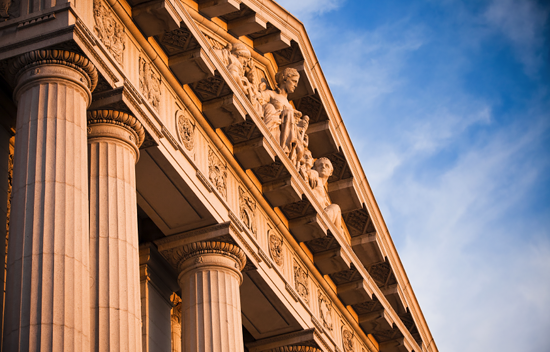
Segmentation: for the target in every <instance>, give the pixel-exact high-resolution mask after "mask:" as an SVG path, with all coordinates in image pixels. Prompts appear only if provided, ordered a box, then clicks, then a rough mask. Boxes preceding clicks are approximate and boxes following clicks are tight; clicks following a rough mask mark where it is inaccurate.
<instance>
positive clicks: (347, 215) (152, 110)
mask: <svg viewBox="0 0 550 352" xmlns="http://www.w3.org/2000/svg"><path fill="white" fill-rule="evenodd" d="M0 20H1V22H0V88H1V90H0V116H1V118H0V121H1V126H0V209H1V212H0V214H1V217H2V221H6V227H3V226H2V227H1V229H2V230H1V237H2V241H3V245H2V246H1V248H2V253H0V257H1V258H3V259H5V262H4V265H5V270H2V271H1V273H0V275H1V276H2V282H3V284H4V289H3V290H1V295H2V297H1V300H2V302H4V303H3V304H2V309H1V316H2V325H1V328H2V332H3V333H2V334H1V336H2V343H1V346H2V351H3V352H8V351H144V352H145V351H155V352H156V351H159V352H171V351H173V352H180V351H183V352H191V351H193V352H195V351H197V352H198V351H201V352H202V351H207V352H210V351H212V352H214V351H216V352H242V351H249V352H262V351H278V352H283V351H289V352H290V351H296V352H298V351H302V352H306V351H310V352H320V351H323V352H336V351H339V352H367V351H369V352H375V351H382V352H386V351H387V352H394V351H395V352H397V351H399V352H411V351H416V352H419V351H429V352H435V351H437V347H436V345H435V343H434V342H433V339H432V336H431V334H430V331H429V328H428V326H427V325H426V322H425V320H424V318H423V315H422V312H421V310H420V307H419V306H418V303H417V301H416V298H415V296H414V293H413V291H412V288H411V286H410V283H409V281H408V279H407V276H406V274H405V271H404V269H403V266H402V264H401V262H400V260H399V257H398V255H397V252H396V250H395V247H394V245H393V243H392V240H391V237H390V235H389V233H388V230H387V228H386V226H385V224H384V220H383V218H382V215H381V214H380V211H379V209H378V207H377V204H376V201H375V199H374V197H373V194H372V192H371V189H370V187H369V184H368V182H367V179H366V177H365V175H364V172H363V170H362V168H361V165H360V163H359V160H358V158H357V155H356V154H355V152H354V149H353V146H352V144H351V141H350V138H349V135H348V133H347V132H346V128H345V126H344V124H343V122H342V117H341V116H340V115H339V112H338V109H337V107H336V105H335V103H334V100H333V98H332V96H331V94H330V91H329V87H328V86H327V82H326V81H325V79H324V76H323V73H322V71H321V69H320V67H319V65H318V64H317V59H316V57H315V53H314V51H313V48H312V46H311V43H310V42H309V40H308V37H307V34H306V32H305V29H304V26H303V25H302V23H300V22H299V21H298V20H297V19H295V18H294V17H293V16H292V15H291V14H289V13H288V12H287V11H286V10H284V9H283V8H282V7H280V6H279V5H277V4H276V3H275V2H273V1H269V0H242V1H241V0H198V1H194V0H70V1H67V0H41V1H38V0H0ZM4 244H5V245H4Z"/></svg>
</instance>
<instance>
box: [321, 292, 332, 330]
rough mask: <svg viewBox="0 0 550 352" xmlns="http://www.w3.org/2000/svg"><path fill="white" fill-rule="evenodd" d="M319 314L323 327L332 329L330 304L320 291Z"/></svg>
mask: <svg viewBox="0 0 550 352" xmlns="http://www.w3.org/2000/svg"><path fill="white" fill-rule="evenodd" d="M319 316H320V317H321V321H322V322H323V326H324V327H325V329H328V330H332V305H331V304H330V301H329V300H328V298H327V297H326V296H325V295H323V294H322V293H321V292H319Z"/></svg>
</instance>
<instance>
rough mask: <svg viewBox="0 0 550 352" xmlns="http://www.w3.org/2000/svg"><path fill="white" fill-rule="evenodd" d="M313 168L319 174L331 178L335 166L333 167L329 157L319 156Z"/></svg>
mask: <svg viewBox="0 0 550 352" xmlns="http://www.w3.org/2000/svg"><path fill="white" fill-rule="evenodd" d="M313 169H315V171H317V173H318V174H319V177H326V178H329V177H330V176H332V172H333V171H334V168H333V167H332V163H331V162H330V160H329V159H328V158H325V157H323V158H319V159H317V160H315V164H313Z"/></svg>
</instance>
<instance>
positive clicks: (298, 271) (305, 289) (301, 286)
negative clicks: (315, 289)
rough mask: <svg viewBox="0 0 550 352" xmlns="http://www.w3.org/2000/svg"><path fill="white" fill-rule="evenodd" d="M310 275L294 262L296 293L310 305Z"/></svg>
mask: <svg viewBox="0 0 550 352" xmlns="http://www.w3.org/2000/svg"><path fill="white" fill-rule="evenodd" d="M308 281H309V274H308V272H307V271H306V270H304V269H303V268H302V267H301V266H300V264H298V263H297V262H294V287H295V288H296V292H297V293H298V295H299V296H300V297H301V298H302V300H303V301H304V302H306V303H309V282H308Z"/></svg>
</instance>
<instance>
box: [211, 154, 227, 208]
mask: <svg viewBox="0 0 550 352" xmlns="http://www.w3.org/2000/svg"><path fill="white" fill-rule="evenodd" d="M208 178H209V179H210V182H211V183H212V185H213V186H214V188H215V189H216V190H217V191H218V192H219V193H220V194H221V195H222V196H223V197H224V198H226V199H227V166H226V165H225V164H224V163H223V162H222V160H221V159H220V157H219V156H218V155H216V153H215V152H214V151H213V150H212V149H208Z"/></svg>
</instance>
